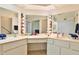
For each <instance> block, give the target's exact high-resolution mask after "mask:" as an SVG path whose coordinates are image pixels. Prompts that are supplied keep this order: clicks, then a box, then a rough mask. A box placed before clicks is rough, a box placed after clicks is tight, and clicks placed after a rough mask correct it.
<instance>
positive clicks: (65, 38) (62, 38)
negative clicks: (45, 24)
mask: <svg viewBox="0 0 79 59" xmlns="http://www.w3.org/2000/svg"><path fill="white" fill-rule="evenodd" d="M48 38H49V39H56V40H63V41H71V42H78V43H79V38H77V39H74V38H72V37H70V36H69V35H65V36H60V37H57V35H54V34H53V35H50V36H49V37H48Z"/></svg>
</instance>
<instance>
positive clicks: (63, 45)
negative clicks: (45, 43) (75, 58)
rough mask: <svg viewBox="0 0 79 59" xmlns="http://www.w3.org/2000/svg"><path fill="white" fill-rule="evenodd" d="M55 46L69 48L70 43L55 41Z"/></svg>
mask: <svg viewBox="0 0 79 59" xmlns="http://www.w3.org/2000/svg"><path fill="white" fill-rule="evenodd" d="M54 45H56V46H60V47H66V48H69V42H68V41H62V40H54Z"/></svg>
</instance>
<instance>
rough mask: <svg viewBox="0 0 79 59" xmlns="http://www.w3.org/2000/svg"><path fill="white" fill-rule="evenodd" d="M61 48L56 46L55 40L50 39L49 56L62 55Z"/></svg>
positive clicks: (48, 44)
mask: <svg viewBox="0 0 79 59" xmlns="http://www.w3.org/2000/svg"><path fill="white" fill-rule="evenodd" d="M59 51H60V48H59V47H57V46H54V41H53V39H48V41H47V55H59V54H60V52H59Z"/></svg>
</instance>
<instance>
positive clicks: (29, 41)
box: [28, 39, 47, 43]
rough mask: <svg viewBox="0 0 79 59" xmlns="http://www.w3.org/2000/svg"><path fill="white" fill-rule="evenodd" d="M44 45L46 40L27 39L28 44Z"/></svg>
mask: <svg viewBox="0 0 79 59" xmlns="http://www.w3.org/2000/svg"><path fill="white" fill-rule="evenodd" d="M44 42H45V43H46V42H47V40H46V39H28V43H44Z"/></svg>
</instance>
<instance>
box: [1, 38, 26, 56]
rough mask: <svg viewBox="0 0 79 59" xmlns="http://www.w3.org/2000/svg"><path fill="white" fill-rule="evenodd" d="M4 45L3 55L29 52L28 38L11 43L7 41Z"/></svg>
mask: <svg viewBox="0 0 79 59" xmlns="http://www.w3.org/2000/svg"><path fill="white" fill-rule="evenodd" d="M2 46H3V55H24V54H27V40H26V39H22V40H18V41H14V42H10V43H5V44H3V45H2Z"/></svg>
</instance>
